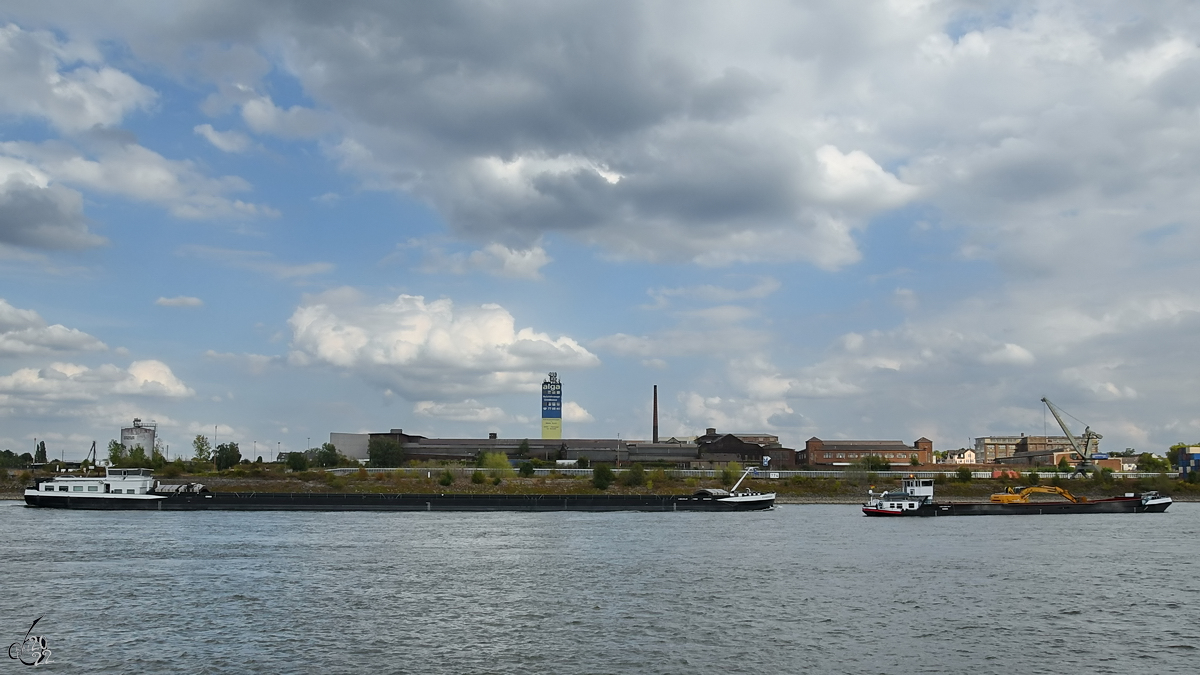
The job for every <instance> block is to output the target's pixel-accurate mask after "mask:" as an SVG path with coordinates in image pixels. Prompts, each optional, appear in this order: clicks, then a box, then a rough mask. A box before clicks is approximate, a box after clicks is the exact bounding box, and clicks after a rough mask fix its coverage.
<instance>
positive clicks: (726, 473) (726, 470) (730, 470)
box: [721, 462, 745, 487]
mask: <svg viewBox="0 0 1200 675" xmlns="http://www.w3.org/2000/svg"><path fill="white" fill-rule="evenodd" d="M743 471H745V469H743V468H742V465H741V464H738V463H737V462H729V463H728V464H726V465H725V466H724V467H722V468H721V485H724V486H726V487H729V486H730V485H733V484H734V483H735V482H736V481H737V479H739V478H741V477H742V472H743Z"/></svg>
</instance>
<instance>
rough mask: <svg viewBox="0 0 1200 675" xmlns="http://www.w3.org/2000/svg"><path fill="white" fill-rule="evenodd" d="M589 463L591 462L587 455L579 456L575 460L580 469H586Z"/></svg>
mask: <svg viewBox="0 0 1200 675" xmlns="http://www.w3.org/2000/svg"><path fill="white" fill-rule="evenodd" d="M591 465H592V463H591V461H590V460H589V459H588V458H587V457H580V458H579V459H577V460H575V466H577V467H579V468H580V469H586V468H588V467H589V466H591Z"/></svg>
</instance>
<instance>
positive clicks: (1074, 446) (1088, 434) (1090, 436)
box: [1042, 396, 1104, 476]
mask: <svg viewBox="0 0 1200 675" xmlns="http://www.w3.org/2000/svg"><path fill="white" fill-rule="evenodd" d="M1042 403H1045V404H1046V407H1047V408H1049V409H1050V414H1052V415H1054V419H1055V420H1057V421H1058V426H1060V427H1062V430H1063V433H1064V434H1066V436H1067V440H1068V441H1070V443H1071V451H1072V452H1074V453H1075V454H1076V455H1079V463H1078V464H1076V465H1075V471H1074V473H1072V474H1071V475H1072V476H1074V475H1075V474H1083V475H1084V476H1086V475H1087V474H1088V472H1089V471H1095V470H1096V466H1095V465H1094V464H1092V454H1093V453H1095V451H1096V450H1095V448H1096V447H1097V446H1096V441H1099V440H1100V439H1101V438H1104V437H1103V436H1101V435H1100V434H1098V433H1096V432H1094V431H1092V428H1091V427H1090V426H1085V427H1084V429H1083V436H1081V437H1080V438H1075V435H1074V434H1072V433H1071V430H1070V429H1068V428H1067V423H1066V422H1064V421H1063V418H1062V415H1060V414H1059V413H1060V412H1062V411H1060V410H1059V409H1058V407H1057V406H1055V405H1054V404H1053V403H1051V402H1050V399H1048V398H1046V397H1044V396H1043V397H1042ZM1080 441H1082V445H1080Z"/></svg>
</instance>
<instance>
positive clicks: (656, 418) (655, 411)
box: [654, 384, 658, 443]
mask: <svg viewBox="0 0 1200 675" xmlns="http://www.w3.org/2000/svg"><path fill="white" fill-rule="evenodd" d="M654 442H655V443H657V442H658V385H657V384H656V385H654Z"/></svg>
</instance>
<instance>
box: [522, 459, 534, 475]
mask: <svg viewBox="0 0 1200 675" xmlns="http://www.w3.org/2000/svg"><path fill="white" fill-rule="evenodd" d="M520 473H521V476H522V477H524V478H530V477H532V476H533V462H521V467H520Z"/></svg>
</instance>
